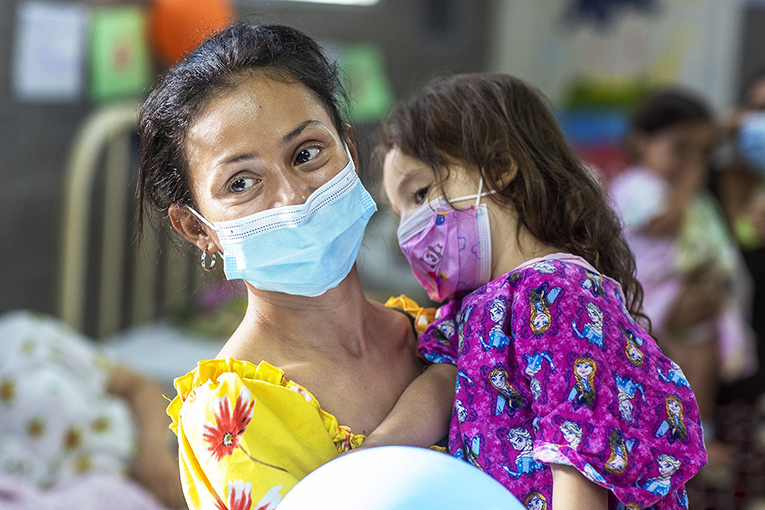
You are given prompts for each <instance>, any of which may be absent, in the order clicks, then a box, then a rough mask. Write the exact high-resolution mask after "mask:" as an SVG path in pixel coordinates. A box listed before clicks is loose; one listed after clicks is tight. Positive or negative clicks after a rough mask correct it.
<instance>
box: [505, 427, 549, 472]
mask: <svg viewBox="0 0 765 510" xmlns="http://www.w3.org/2000/svg"><path fill="white" fill-rule="evenodd" d="M507 441H508V442H509V443H510V444H511V445H512V447H513V448H514V449H515V450H517V451H518V456H517V457H515V470H513V469H512V468H510V467H509V466H502V469H504V470H505V471H506V472H507V474H508V475H510V476H512V477H513V478H518V477H519V476H521V475H525V474H529V473H533V472H534V471H539V470H540V469H544V465H543V464H542V463H540V462H537V461H536V460H534V452H533V448H532V447H533V444H534V440H533V439H532V438H531V433H530V432H529V431H528V430H526V429H525V428H523V427H514V428H512V429H510V430H509V431H508V432H507Z"/></svg>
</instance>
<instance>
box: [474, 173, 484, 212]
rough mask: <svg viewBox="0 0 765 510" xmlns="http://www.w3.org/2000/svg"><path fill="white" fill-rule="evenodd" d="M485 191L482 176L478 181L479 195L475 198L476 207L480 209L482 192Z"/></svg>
mask: <svg viewBox="0 0 765 510" xmlns="http://www.w3.org/2000/svg"><path fill="white" fill-rule="evenodd" d="M482 191H483V175H482V176H481V179H480V180H479V181H478V194H477V195H476V197H475V206H476V207H478V206H479V205H481V192H482Z"/></svg>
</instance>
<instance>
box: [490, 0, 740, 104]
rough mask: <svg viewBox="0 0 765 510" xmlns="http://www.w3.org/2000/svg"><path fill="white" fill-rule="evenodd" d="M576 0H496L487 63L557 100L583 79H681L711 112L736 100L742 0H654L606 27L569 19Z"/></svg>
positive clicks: (627, 10) (616, 81) (615, 81)
mask: <svg viewBox="0 0 765 510" xmlns="http://www.w3.org/2000/svg"><path fill="white" fill-rule="evenodd" d="M574 3H575V2H573V1H571V0H546V1H545V2H530V1H527V0H509V1H502V0H499V1H497V2H496V3H495V6H496V10H497V15H496V16H495V17H494V29H493V34H494V37H493V42H492V44H491V50H490V51H491V55H490V61H489V66H490V68H492V69H494V70H499V71H506V72H511V73H514V74H517V75H519V76H522V77H524V78H526V79H528V80H529V81H531V82H532V83H534V84H536V85H537V86H539V87H540V88H541V89H542V90H543V92H545V94H547V95H548V96H549V97H550V98H551V99H552V100H553V102H555V103H559V104H560V103H563V102H565V100H566V97H567V94H568V92H569V87H570V86H571V83H572V81H573V80H574V79H575V78H577V77H582V76H586V77H588V78H593V79H600V80H604V81H607V82H610V83H611V84H612V85H613V86H620V85H622V84H624V83H626V82H629V81H630V80H647V81H648V82H650V83H651V84H666V83H676V84H681V85H685V86H687V87H690V88H693V89H695V90H697V91H699V92H701V93H703V94H705V95H706V97H708V98H709V100H710V101H711V103H712V104H713V105H714V106H715V107H716V108H717V109H723V108H727V107H728V106H729V105H731V104H732V103H733V102H734V101H735V99H736V97H737V87H738V85H737V84H738V80H739V77H738V72H739V69H738V62H739V52H740V51H741V50H740V45H741V33H742V27H743V23H744V11H745V7H746V3H745V2H744V1H743V0H656V1H655V4H656V8H655V9H653V10H652V11H650V12H643V11H641V10H639V9H636V8H624V9H623V10H621V11H616V12H615V14H614V15H613V17H612V21H611V22H610V23H609V24H608V25H607V26H599V25H597V24H596V23H591V22H590V23H578V24H576V25H572V24H571V23H569V22H567V21H566V14H567V9H568V8H569V7H570V6H571V5H572V4H574Z"/></svg>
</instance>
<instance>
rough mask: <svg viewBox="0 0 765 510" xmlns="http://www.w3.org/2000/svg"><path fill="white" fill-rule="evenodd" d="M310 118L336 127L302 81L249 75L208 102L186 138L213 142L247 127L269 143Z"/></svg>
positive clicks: (330, 126) (327, 125)
mask: <svg viewBox="0 0 765 510" xmlns="http://www.w3.org/2000/svg"><path fill="white" fill-rule="evenodd" d="M310 120H314V121H318V122H319V123H321V124H324V125H325V126H326V127H327V128H330V129H334V128H333V126H332V121H331V119H330V117H329V115H328V114H327V112H326V110H325V108H324V106H323V105H322V103H321V102H320V101H319V100H318V98H317V97H316V95H315V94H313V93H312V92H311V90H310V89H308V88H307V87H306V86H305V85H303V84H302V83H299V82H291V83H288V82H283V81H279V80H274V79H271V78H268V77H265V76H261V75H256V76H249V77H247V78H245V79H243V80H242V81H241V82H240V83H239V84H237V85H236V86H235V87H233V88H230V89H225V90H224V91H221V92H219V93H218V94H215V95H214V96H213V97H212V98H211V99H210V100H209V101H208V102H207V104H206V105H205V107H204V108H203V109H202V111H201V112H200V113H199V114H198V115H197V117H196V119H195V120H194V121H193V122H192V124H191V126H190V127H189V133H188V137H187V140H189V141H196V140H199V139H202V140H208V141H210V140H211V138H219V137H231V135H235V134H237V133H241V132H242V130H246V132H247V133H249V134H251V135H257V136H256V138H257V139H258V140H261V141H263V143H268V142H273V141H279V140H281V139H282V138H283V137H284V136H285V135H286V134H288V133H289V132H290V131H292V130H294V129H295V127H296V126H298V125H300V124H303V123H305V122H306V121H310Z"/></svg>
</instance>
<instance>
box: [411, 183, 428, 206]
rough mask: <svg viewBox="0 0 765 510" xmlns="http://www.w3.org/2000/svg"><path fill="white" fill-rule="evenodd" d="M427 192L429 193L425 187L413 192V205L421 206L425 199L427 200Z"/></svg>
mask: <svg viewBox="0 0 765 510" xmlns="http://www.w3.org/2000/svg"><path fill="white" fill-rule="evenodd" d="M428 191H430V188H428V187H427V186H425V187H423V188H420V189H418V190H417V191H415V192H414V203H415V204H418V205H419V204H421V203H423V202H424V201H425V199H426V198H428Z"/></svg>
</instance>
